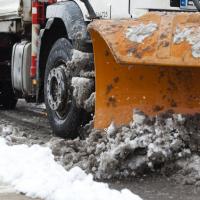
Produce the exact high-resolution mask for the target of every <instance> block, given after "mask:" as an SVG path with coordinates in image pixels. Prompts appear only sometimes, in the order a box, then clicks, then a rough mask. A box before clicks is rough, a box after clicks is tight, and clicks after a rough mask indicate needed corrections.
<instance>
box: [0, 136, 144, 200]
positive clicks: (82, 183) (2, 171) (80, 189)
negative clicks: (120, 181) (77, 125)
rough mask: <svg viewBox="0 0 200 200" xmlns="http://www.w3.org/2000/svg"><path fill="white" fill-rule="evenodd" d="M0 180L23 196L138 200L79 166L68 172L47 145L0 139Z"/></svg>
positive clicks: (50, 199) (63, 199) (55, 199)
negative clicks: (95, 178)
mask: <svg viewBox="0 0 200 200" xmlns="http://www.w3.org/2000/svg"><path fill="white" fill-rule="evenodd" d="M0 157H1V159H0V181H1V182H4V183H8V184H11V185H12V186H14V188H15V189H16V190H17V191H19V192H22V193H25V194H26V195H27V196H30V197H33V198H37V197H39V198H42V199H46V200H66V199H67V200H79V199H81V200H107V199H108V198H109V199H111V200H112V199H113V200H141V199H140V198H139V197H138V196H137V195H134V194H133V193H131V192H130V191H129V190H127V189H124V190H122V191H121V192H119V191H116V190H111V189H109V188H108V185H107V184H104V183H97V182H95V181H93V177H92V175H87V174H86V173H85V172H84V171H83V170H81V169H80V168H79V167H75V168H73V169H71V170H70V171H65V169H64V168H63V167H62V166H61V165H59V164H58V163H56V162H55V161H54V156H53V155H52V152H51V150H50V149H49V148H47V147H41V146H39V145H33V146H31V147H28V146H27V145H15V146H9V145H7V144H6V141H5V140H4V139H2V138H0Z"/></svg>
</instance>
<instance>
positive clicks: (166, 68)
mask: <svg viewBox="0 0 200 200" xmlns="http://www.w3.org/2000/svg"><path fill="white" fill-rule="evenodd" d="M199 19H200V14H198V13H149V14H146V15H145V16H142V17H141V18H139V19H135V20H133V19H129V20H96V21H94V22H92V23H91V24H90V25H89V32H90V34H91V37H92V41H93V48H94V57H95V68H96V108H95V127H96V128H106V127H108V126H109V125H110V123H111V122H114V123H115V124H116V125H125V124H128V123H129V122H130V121H131V120H132V119H133V110H134V109H139V110H141V111H143V112H144V113H146V114H148V115H152V116H153V115H156V114H158V113H160V112H164V111H168V110H173V111H174V112H175V113H183V114H193V113H197V112H200V28H199V27H200V20H199Z"/></svg>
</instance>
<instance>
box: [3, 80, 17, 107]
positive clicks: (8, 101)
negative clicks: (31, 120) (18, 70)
mask: <svg viewBox="0 0 200 200" xmlns="http://www.w3.org/2000/svg"><path fill="white" fill-rule="evenodd" d="M16 104H17V98H16V97H15V94H14V91H13V88H12V85H11V83H10V82H1V83H0V109H5V110H12V109H15V107H16Z"/></svg>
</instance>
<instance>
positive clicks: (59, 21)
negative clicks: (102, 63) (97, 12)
mask: <svg viewBox="0 0 200 200" xmlns="http://www.w3.org/2000/svg"><path fill="white" fill-rule="evenodd" d="M46 15H47V19H48V21H47V23H46V26H45V28H44V29H42V30H41V31H40V39H39V48H38V52H39V55H38V58H39V59H38V63H37V65H38V66H37V80H38V88H37V102H43V101H44V95H43V91H44V73H45V68H46V62H47V58H48V55H49V53H50V51H51V48H52V46H53V44H54V43H55V41H56V40H57V39H59V38H61V37H66V38H68V39H69V41H70V42H71V44H72V46H73V48H74V49H77V50H80V51H84V52H92V44H91V40H90V36H89V33H88V31H87V23H86V22H85V21H84V17H83V14H82V11H81V9H80V7H79V5H78V4H77V3H76V2H74V1H67V2H60V3H57V4H53V5H50V6H48V8H47V14H46Z"/></svg>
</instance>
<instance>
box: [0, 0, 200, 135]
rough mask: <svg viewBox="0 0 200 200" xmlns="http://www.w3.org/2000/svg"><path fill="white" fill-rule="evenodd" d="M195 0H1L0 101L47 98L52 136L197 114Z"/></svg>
mask: <svg viewBox="0 0 200 200" xmlns="http://www.w3.org/2000/svg"><path fill="white" fill-rule="evenodd" d="M199 10H200V2H199V0H65V1H57V0H0V108H1V109H14V108H15V106H16V103H17V100H18V99H19V98H23V99H25V100H26V101H27V103H29V102H35V103H41V102H45V104H46V109H47V114H48V118H49V121H50V124H51V126H52V129H53V131H54V132H55V134H56V135H58V136H61V137H65V138H74V137H76V136H77V135H78V132H79V131H78V130H79V128H80V127H81V126H83V125H84V124H85V123H87V122H88V120H90V119H91V114H92V113H94V116H95V118H94V119H95V120H94V126H95V128H106V127H108V126H109V124H110V123H111V122H114V123H115V124H116V125H119V126H120V125H123V124H127V123H129V121H131V120H132V118H134V116H133V110H134V109H139V110H141V111H142V112H144V113H146V114H147V115H152V116H154V115H157V114H158V113H160V112H165V111H167V110H173V111H174V112H175V113H183V114H193V113H197V112H199V111H200V14H199Z"/></svg>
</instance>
